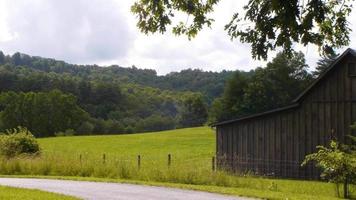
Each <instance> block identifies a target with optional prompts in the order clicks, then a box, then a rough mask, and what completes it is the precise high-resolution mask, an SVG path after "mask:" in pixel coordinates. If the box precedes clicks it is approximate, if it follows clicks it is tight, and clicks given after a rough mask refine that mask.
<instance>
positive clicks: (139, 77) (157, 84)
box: [0, 53, 233, 103]
mask: <svg viewBox="0 0 356 200" xmlns="http://www.w3.org/2000/svg"><path fill="white" fill-rule="evenodd" d="M0 54H2V55H3V53H0ZM0 57H1V55H0ZM3 57H4V59H1V58H0V64H6V63H8V64H12V65H15V66H26V67H29V68H32V69H35V70H37V71H42V72H48V73H49V72H54V73H58V74H69V75H71V76H76V77H80V78H84V79H87V80H100V81H104V82H118V83H134V84H140V85H144V86H150V87H154V88H159V89H164V90H173V91H192V92H200V93H202V94H203V96H204V97H205V99H206V101H207V102H208V103H210V102H211V101H212V100H213V99H214V98H216V97H218V96H220V95H221V94H222V92H223V89H224V84H225V81H226V80H227V79H228V78H229V77H230V76H231V75H232V74H233V71H225V70H224V71H222V72H211V71H209V72H207V71H202V70H199V69H186V70H182V71H180V72H171V73H169V74H167V75H164V76H158V75H157V72H156V71H155V70H152V69H139V68H136V67H135V66H133V67H129V68H125V67H121V66H118V65H112V66H107V67H100V66H98V65H75V64H69V63H66V62H64V61H59V60H55V59H50V58H42V57H38V56H29V55H26V54H23V53H15V54H13V55H12V56H10V55H7V56H5V55H3Z"/></svg>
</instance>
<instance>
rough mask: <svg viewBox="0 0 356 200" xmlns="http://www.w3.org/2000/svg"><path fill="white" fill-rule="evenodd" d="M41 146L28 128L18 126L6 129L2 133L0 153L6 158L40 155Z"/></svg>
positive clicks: (0, 136) (0, 135)
mask: <svg viewBox="0 0 356 200" xmlns="http://www.w3.org/2000/svg"><path fill="white" fill-rule="evenodd" d="M39 153H40V147H39V144H38V142H37V140H36V139H35V137H34V136H33V135H32V133H31V132H30V131H29V130H27V129H26V128H22V127H18V128H14V129H9V130H6V133H1V134H0V155H2V156H4V157H6V158H13V157H16V156H19V155H23V154H27V155H38V154H39Z"/></svg>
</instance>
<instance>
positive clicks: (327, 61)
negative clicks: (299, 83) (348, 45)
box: [313, 52, 338, 77]
mask: <svg viewBox="0 0 356 200" xmlns="http://www.w3.org/2000/svg"><path fill="white" fill-rule="evenodd" d="M337 57H338V54H336V53H335V52H331V53H329V54H325V55H323V56H322V57H321V58H320V59H319V60H318V62H317V63H316V64H317V66H316V68H315V71H314V72H313V75H314V76H315V77H318V76H320V74H322V73H323V72H324V71H325V70H327V69H328V68H329V67H330V65H331V64H332V63H333V62H334V61H335V60H336V58H337Z"/></svg>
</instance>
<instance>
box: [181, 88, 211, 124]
mask: <svg viewBox="0 0 356 200" xmlns="http://www.w3.org/2000/svg"><path fill="white" fill-rule="evenodd" d="M207 118H208V111H207V107H206V104H205V103H204V101H203V97H202V96H201V95H189V96H187V97H185V99H184V100H183V101H182V111H181V113H180V117H179V121H180V125H181V126H182V127H195V126H202V125H203V124H204V123H205V122H206V120H207Z"/></svg>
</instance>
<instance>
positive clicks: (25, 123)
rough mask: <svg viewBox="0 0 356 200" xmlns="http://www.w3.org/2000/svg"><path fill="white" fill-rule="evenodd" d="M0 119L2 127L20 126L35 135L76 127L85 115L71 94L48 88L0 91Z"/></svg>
mask: <svg viewBox="0 0 356 200" xmlns="http://www.w3.org/2000/svg"><path fill="white" fill-rule="evenodd" d="M0 105H1V106H2V107H4V110H3V111H2V112H1V116H0V117H1V118H0V119H1V121H2V123H3V126H4V128H6V129H8V128H15V127H17V126H22V127H26V128H28V129H29V130H30V131H31V132H33V133H34V135H35V136H37V137H46V136H54V133H56V132H61V131H65V130H67V129H75V128H77V127H78V126H79V125H80V123H81V122H82V121H84V120H85V119H86V118H87V117H88V116H87V113H86V112H85V111H83V110H82V109H81V108H79V107H78V105H77V104H76V98H75V97H74V96H73V95H67V94H63V93H62V92H60V91H58V90H54V91H51V92H48V93H46V92H38V93H34V92H29V93H23V92H21V93H14V92H8V93H3V94H2V95H0Z"/></svg>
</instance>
